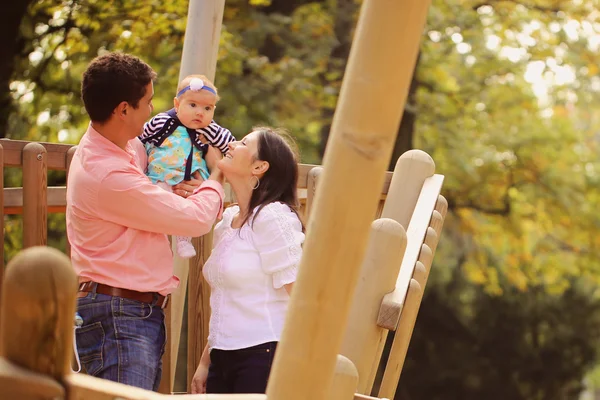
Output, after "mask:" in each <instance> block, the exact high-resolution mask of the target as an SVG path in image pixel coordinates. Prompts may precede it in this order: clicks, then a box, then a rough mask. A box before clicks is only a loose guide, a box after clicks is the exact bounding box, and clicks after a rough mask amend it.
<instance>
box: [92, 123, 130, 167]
mask: <svg viewBox="0 0 600 400" xmlns="http://www.w3.org/2000/svg"><path fill="white" fill-rule="evenodd" d="M86 135H87V136H88V140H89V141H90V142H91V143H92V144H93V146H94V147H95V148H96V149H99V150H101V151H102V152H106V153H110V154H111V155H114V156H116V157H119V158H123V159H124V160H127V161H129V162H131V161H133V160H134V157H135V154H136V153H135V150H134V149H133V146H132V145H131V140H130V141H129V142H127V145H126V146H125V150H123V149H122V148H120V147H119V146H117V145H116V144H114V143H113V142H111V141H110V140H108V139H107V138H105V137H104V136H102V135H101V134H100V132H98V131H97V130H95V129H94V127H93V126H92V123H91V122H90V124H89V126H88V130H87V132H86ZM132 140H138V139H137V138H134V139H132Z"/></svg>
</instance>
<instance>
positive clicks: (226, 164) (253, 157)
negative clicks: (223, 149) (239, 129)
mask: <svg viewBox="0 0 600 400" xmlns="http://www.w3.org/2000/svg"><path fill="white" fill-rule="evenodd" d="M258 137H259V132H258V131H253V132H250V133H249V134H247V135H246V136H245V137H244V138H243V139H242V140H240V141H236V142H231V143H229V151H228V152H227V154H225V156H224V157H223V158H222V159H221V160H220V161H219V164H218V166H219V169H220V170H221V171H223V174H224V175H225V177H226V178H228V179H231V177H233V176H234V175H237V176H240V177H248V178H249V177H250V176H252V175H257V174H256V171H257V168H256V167H257V163H261V161H259V160H258Z"/></svg>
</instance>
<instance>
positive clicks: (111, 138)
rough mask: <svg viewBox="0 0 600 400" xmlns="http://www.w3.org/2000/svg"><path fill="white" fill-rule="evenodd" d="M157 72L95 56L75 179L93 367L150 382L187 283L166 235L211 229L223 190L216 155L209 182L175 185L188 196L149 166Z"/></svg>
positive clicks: (82, 353)
mask: <svg viewBox="0 0 600 400" xmlns="http://www.w3.org/2000/svg"><path fill="white" fill-rule="evenodd" d="M155 78H156V74H155V72H154V71H153V70H152V68H150V67H149V66H148V65H147V64H145V63H144V62H143V61H141V60H139V59H138V58H136V57H133V56H130V55H127V54H120V53H110V54H106V55H103V56H100V57H98V58H96V59H95V60H93V61H92V62H91V64H90V65H89V66H88V68H87V70H86V71H85V73H84V75H83V82H82V87H81V95H82V99H83V102H84V105H85V109H86V111H87V113H88V114H89V117H90V120H91V122H90V125H89V127H88V130H87V132H86V133H85V135H84V136H83V137H82V139H81V141H80V143H79V146H78V148H77V151H76V152H75V155H74V157H73V161H72V163H71V167H70V172H69V177H68V185H67V187H68V189H67V233H68V237H69V242H70V244H71V260H72V263H73V266H74V268H75V271H76V272H77V274H78V275H79V282H80V285H79V293H78V300H77V302H78V304H77V311H78V313H79V315H80V316H81V317H82V318H83V325H82V326H81V327H80V328H78V329H77V330H76V344H77V350H78V354H79V357H80V359H81V362H82V364H83V366H84V367H85V369H86V371H87V373H88V374H90V375H94V376H97V377H100V378H105V379H110V380H112V381H117V382H121V383H125V384H129V385H132V386H137V387H141V388H144V389H149V390H157V389H158V385H159V383H160V378H161V373H162V362H161V356H162V353H163V352H164V346H165V325H164V313H163V308H164V307H165V306H166V305H167V301H168V297H169V294H170V293H171V292H172V291H173V290H174V289H175V288H177V286H178V285H179V280H178V278H177V277H176V276H173V256H172V252H171V247H170V245H169V240H168V237H167V235H181V236H199V235H203V234H205V233H207V232H208V231H209V230H210V229H211V227H212V225H213V224H214V222H215V220H216V218H217V216H218V215H219V214H220V212H221V211H222V204H223V196H224V192H223V187H222V186H221V183H222V177H221V174H220V172H219V171H218V169H217V168H216V165H215V164H216V159H214V157H213V158H212V159H211V157H208V156H207V162H209V166H210V167H211V171H212V174H211V176H210V178H209V179H208V180H207V181H205V182H202V184H201V185H199V186H197V187H196V186H193V184H194V183H200V182H198V181H196V182H188V183H184V184H181V185H180V186H179V187H176V188H175V192H176V193H178V194H179V195H180V196H182V197H180V196H178V195H177V194H174V193H170V192H169V191H165V190H163V189H161V188H159V187H157V186H155V185H153V184H152V183H151V182H150V180H149V179H148V178H147V177H146V175H145V174H144V170H145V168H146V165H147V157H146V152H145V150H144V147H143V145H142V143H141V142H140V141H139V140H138V139H137V136H138V135H140V134H141V132H142V128H143V125H144V123H145V121H146V120H148V118H149V117H150V114H151V112H152V109H153V107H152V96H153V94H154V89H153V80H154V79H155ZM211 163H212V164H213V165H210V164H211ZM190 184H191V186H190ZM194 188H195V189H194ZM183 197H186V198H183Z"/></svg>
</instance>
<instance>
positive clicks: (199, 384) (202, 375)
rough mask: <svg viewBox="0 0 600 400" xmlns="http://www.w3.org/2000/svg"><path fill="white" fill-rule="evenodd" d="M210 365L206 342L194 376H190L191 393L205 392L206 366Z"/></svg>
mask: <svg viewBox="0 0 600 400" xmlns="http://www.w3.org/2000/svg"><path fill="white" fill-rule="evenodd" d="M209 365H210V353H209V352H208V343H207V344H206V346H204V350H203V351H202V357H200V363H199V364H198V368H196V372H195V373H194V377H193V378H192V393H193V394H203V393H206V380H207V379H208V367H209Z"/></svg>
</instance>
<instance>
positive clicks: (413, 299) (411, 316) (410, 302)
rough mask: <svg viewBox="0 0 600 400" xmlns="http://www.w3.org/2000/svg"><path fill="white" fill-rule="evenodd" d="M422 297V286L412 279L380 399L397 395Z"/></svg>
mask: <svg viewBox="0 0 600 400" xmlns="http://www.w3.org/2000/svg"><path fill="white" fill-rule="evenodd" d="M422 297H423V289H422V287H421V285H420V284H419V282H417V281H416V280H414V279H411V280H410V283H409V285H408V291H407V293H406V300H405V302H404V307H403V308H402V315H401V316H400V323H399V324H398V329H397V330H396V334H395V336H394V341H393V343H392V348H391V349H390V356H389V358H388V363H387V365H386V367H385V372H384V373H383V379H382V381H381V386H380V387H379V394H378V395H377V396H378V397H386V398H390V399H393V398H394V396H395V394H396V389H397V388H398V380H399V379H400V374H401V373H402V367H403V366H404V359H405V358H406V352H407V351H408V345H409V343H410V338H411V336H412V331H413V328H414V327H415V321H416V320H417V314H418V313H419V305H420V304H421V298H422Z"/></svg>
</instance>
